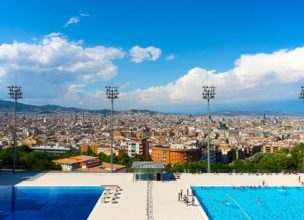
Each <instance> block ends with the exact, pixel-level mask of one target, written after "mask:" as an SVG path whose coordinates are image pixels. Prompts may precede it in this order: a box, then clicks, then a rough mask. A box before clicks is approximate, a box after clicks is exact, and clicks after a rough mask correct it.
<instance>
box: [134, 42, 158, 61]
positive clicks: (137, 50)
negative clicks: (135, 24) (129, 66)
mask: <svg viewBox="0 0 304 220" xmlns="http://www.w3.org/2000/svg"><path fill="white" fill-rule="evenodd" d="M130 55H131V57H132V61H133V62H135V63H141V62H143V61H145V60H150V61H155V60H157V59H158V58H159V57H160V55H161V50H160V49H159V48H156V47H153V46H150V47H146V48H142V47H139V46H134V47H132V49H131V50H130Z"/></svg>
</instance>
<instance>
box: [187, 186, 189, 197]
mask: <svg viewBox="0 0 304 220" xmlns="http://www.w3.org/2000/svg"><path fill="white" fill-rule="evenodd" d="M187 196H189V189H188V188H187Z"/></svg>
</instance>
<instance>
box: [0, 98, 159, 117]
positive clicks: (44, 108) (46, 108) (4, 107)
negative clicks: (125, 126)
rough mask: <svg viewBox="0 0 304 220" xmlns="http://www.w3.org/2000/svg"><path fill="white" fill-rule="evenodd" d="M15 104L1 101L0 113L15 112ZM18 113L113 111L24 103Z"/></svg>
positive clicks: (133, 111) (133, 110) (136, 111)
mask: <svg viewBox="0 0 304 220" xmlns="http://www.w3.org/2000/svg"><path fill="white" fill-rule="evenodd" d="M14 105H15V104H14V102H12V101H4V100H0V112H10V111H13V110H14ZM18 111H19V112H31V113H37V114H50V113H56V112H80V113H81V112H89V113H99V114H103V115H106V114H109V113H110V112H111V110H109V109H100V110H89V109H80V108H74V107H62V106H58V105H41V106H37V105H28V104H23V103H18ZM117 112H119V111H114V113H117ZM122 112H132V113H145V112H146V113H150V114H156V113H157V112H156V111H149V110H136V109H131V110H129V111H122Z"/></svg>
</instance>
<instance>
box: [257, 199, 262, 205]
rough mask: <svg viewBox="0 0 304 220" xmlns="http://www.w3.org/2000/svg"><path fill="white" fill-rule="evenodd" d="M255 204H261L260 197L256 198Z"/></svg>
mask: <svg viewBox="0 0 304 220" xmlns="http://www.w3.org/2000/svg"><path fill="white" fill-rule="evenodd" d="M257 204H258V205H261V204H262V203H261V199H260V197H258V198H257Z"/></svg>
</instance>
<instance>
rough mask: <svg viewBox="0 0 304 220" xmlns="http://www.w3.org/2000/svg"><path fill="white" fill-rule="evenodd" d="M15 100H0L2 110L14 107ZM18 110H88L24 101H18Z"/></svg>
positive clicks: (47, 111) (9, 109)
mask: <svg viewBox="0 0 304 220" xmlns="http://www.w3.org/2000/svg"><path fill="white" fill-rule="evenodd" d="M14 105H15V104H14V102H11V101H3V100H0V111H1V112H8V111H12V110H13V109H14ZM18 111H20V112H37V113H39V112H41V113H51V112H87V111H88V110H85V109H79V108H74V107H62V106H58V105H42V106H37V105H27V104H23V103H18Z"/></svg>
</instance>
